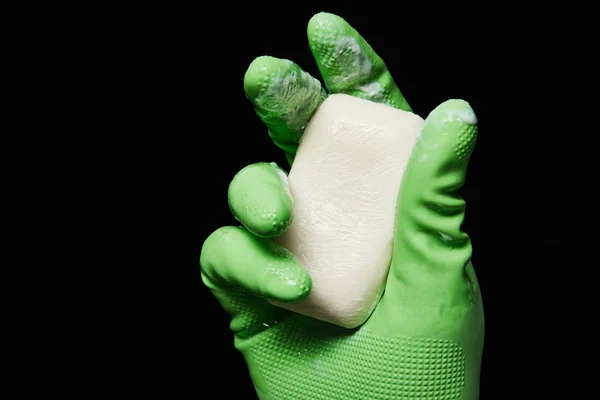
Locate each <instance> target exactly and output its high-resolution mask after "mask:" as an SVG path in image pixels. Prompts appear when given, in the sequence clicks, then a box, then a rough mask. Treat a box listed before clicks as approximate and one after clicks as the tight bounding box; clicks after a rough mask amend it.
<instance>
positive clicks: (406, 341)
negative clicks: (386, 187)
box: [200, 13, 484, 400]
mask: <svg viewBox="0 0 600 400" xmlns="http://www.w3.org/2000/svg"><path fill="white" fill-rule="evenodd" d="M308 39H309V45H310V48H311V50H312V52H313V55H314V56H315V59H316V62H317V66H318V67H319V71H320V72H321V74H322V76H323V80H324V83H325V87H326V88H327V90H328V92H329V93H346V94H350V95H354V96H358V97H361V98H366V99H368V100H371V101H378V102H383V103H385V104H388V105H390V106H393V107H396V108H400V109H404V110H408V111H410V108H409V106H408V104H407V102H406V100H405V99H404V97H403V96H402V94H401V93H400V91H399V90H398V87H397V86H396V84H395V83H394V82H393V80H392V78H391V76H390V74H389V72H388V70H387V68H386V67H385V65H384V64H383V62H382V61H381V59H380V58H379V57H378V56H377V55H376V54H375V53H374V52H373V50H372V49H371V47H370V46H369V45H368V44H367V43H366V42H365V41H364V39H363V38H362V37H361V36H360V35H359V34H358V33H357V32H356V31H355V30H354V29H352V28H351V27H350V26H349V25H348V24H347V23H346V22H345V21H344V20H343V19H342V18H340V17H338V16H335V15H332V14H327V13H320V14H317V15H315V16H314V17H313V18H312V19H311V20H310V22H309V25H308ZM244 87H245V91H246V94H247V96H248V98H249V99H250V101H251V102H252V103H253V104H254V107H255V109H256V112H257V114H258V116H259V117H260V118H261V120H262V121H264V122H265V124H266V125H267V127H268V130H269V134H270V136H271V137H272V138H273V141H274V142H275V144H276V145H278V146H279V147H280V148H282V149H283V150H284V151H285V152H286V155H287V156H288V159H289V160H290V162H293V157H294V154H295V151H296V148H297V146H298V140H299V139H300V137H301V135H302V131H303V129H304V127H305V126H306V124H307V122H308V121H309V120H310V117H311V116H312V114H313V113H314V111H315V110H316V108H317V107H318V105H319V104H320V103H321V102H322V101H323V100H324V99H325V98H326V94H325V91H324V90H323V88H322V87H321V85H320V84H319V83H318V81H317V80H316V79H314V78H312V77H311V76H310V75H309V74H308V73H306V72H304V71H302V70H301V69H300V67H298V66H297V65H296V64H293V63H291V62H289V61H286V60H279V59H276V58H272V57H259V58H258V59H256V60H255V61H254V62H253V63H252V64H251V65H250V67H249V69H248V72H247V73H246V76H245V79H244ZM476 123H477V121H476V118H475V114H474V113H473V111H472V110H471V108H470V106H469V105H468V104H467V103H466V102H464V101H462V100H449V101H446V102H444V103H442V104H441V105H440V106H438V107H437V108H436V109H435V110H434V111H432V112H431V113H430V114H429V116H428V117H427V118H426V120H425V124H424V126H423V128H422V131H421V132H420V134H419V136H418V140H417V142H416V144H415V147H414V149H413V152H412V154H411V157H410V160H409V163H408V165H407V168H406V171H405V173H404V177H403V181H402V184H401V188H400V192H399V196H398V205H397V212H396V215H395V216H392V215H390V218H395V219H396V225H395V226H396V229H395V237H394V251H393V257H392V263H391V266H390V270H389V275H388V279H387V281H386V288H385V292H384V295H383V296H382V298H381V300H380V301H379V303H378V305H377V307H376V309H375V311H373V313H372V314H371V316H370V317H369V319H368V320H367V321H366V322H365V323H364V324H363V325H362V326H360V327H358V328H355V329H351V330H348V329H344V328H341V327H337V326H334V325H331V324H328V323H326V322H322V321H317V320H314V319H311V318H309V317H305V316H302V315H299V314H296V313H293V312H291V311H288V310H285V309H282V308H280V307H277V306H274V305H272V304H271V303H270V302H269V301H279V302H297V301H301V300H303V299H304V298H306V296H307V295H308V293H309V291H310V288H311V279H310V277H309V276H308V274H307V272H306V270H305V269H304V268H303V267H302V266H301V265H300V263H299V262H298V260H297V259H296V258H295V257H294V255H293V254H291V253H290V252H289V251H287V250H286V249H285V248H283V247H282V246H280V245H279V244H277V243H276V242H275V241H274V240H273V238H274V237H276V236H277V235H279V234H281V233H282V232H283V231H284V230H285V229H286V228H287V227H288V226H289V224H290V222H291V220H292V219H293V213H292V205H293V199H292V197H291V195H290V193H289V189H288V187H287V177H286V175H285V173H284V172H283V170H281V169H280V168H279V167H278V166H276V165H274V164H273V163H258V164H253V165H251V166H249V167H246V168H244V169H243V170H242V171H240V173H238V174H237V175H236V176H235V177H234V179H233V180H232V183H231V185H230V188H229V196H228V198H229V205H230V208H231V211H232V213H233V215H234V216H235V217H236V218H237V219H238V220H239V221H240V222H241V224H242V225H241V226H239V227H234V226H228V227H223V228H220V229H218V230H217V231H215V232H214V233H213V234H211V235H210V236H209V237H208V238H207V239H206V241H205V243H204V245H203V247H202V251H201V255H200V265H201V276H202V280H203V282H204V284H205V285H206V286H208V287H209V288H210V289H211V291H212V292H213V294H214V295H215V297H216V298H217V299H218V300H219V302H220V303H221V305H222V306H223V308H224V309H225V310H226V311H227V312H229V313H230V314H231V316H232V321H231V329H232V330H233V333H234V336H235V347H236V348H237V349H238V350H239V351H240V352H241V353H242V354H243V356H244V358H245V360H246V362H247V365H248V370H249V372H250V376H251V378H252V381H253V383H254V386H255V388H256V392H257V394H258V397H259V399H261V400H288V399H289V400H335V399H342V400H365V399H372V400H378V399H381V400H396V399H397V400H400V399H402V400H411V399H415V400H416V399H420V400H454V399H458V400H474V399H477V398H478V397H479V373H480V363H481V355H482V350H483V335H484V320H483V306H482V300H481V293H480V290H479V285H478V283H477V278H476V277H475V272H474V270H473V266H472V264H471V262H470V260H471V251H472V250H471V243H470V241H469V237H468V236H467V234H465V233H464V232H462V231H461V224H462V222H463V219H464V213H465V203H464V201H463V200H462V199H461V198H460V196H459V195H458V189H459V188H460V187H461V186H462V185H463V183H464V181H465V175H466V170H467V165H468V161H469V157H470V155H471V152H472V151H473V147H474V145H475V141H476V138H477V124H476Z"/></svg>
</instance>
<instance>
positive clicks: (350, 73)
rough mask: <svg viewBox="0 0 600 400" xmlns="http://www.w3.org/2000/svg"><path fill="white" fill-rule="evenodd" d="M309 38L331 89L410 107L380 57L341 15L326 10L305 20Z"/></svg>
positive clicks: (406, 109)
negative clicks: (307, 20)
mask: <svg viewBox="0 0 600 400" xmlns="http://www.w3.org/2000/svg"><path fill="white" fill-rule="evenodd" d="M307 35H308V42H309V45H310V49H311V51H312V53H313V56H314V58H315V61H316V63H317V66H318V68H319V71H320V72H321V75H322V76H323V79H324V81H325V86H326V87H327V89H328V90H329V91H330V92H331V93H344V94H348V95H350V96H355V97H359V98H362V99H366V100H370V101H374V102H377V103H383V104H386V105H389V106H392V107H395V108H399V109H401V110H405V111H411V109H410V106H409V105H408V103H407V102H406V99H405V98H404V96H403V95H402V93H401V92H400V90H399V89H398V86H397V85H396V83H395V82H394V80H393V79H392V76H391V74H390V72H389V71H388V69H387V67H386V66H385V64H384V62H383V60H382V59H381V58H380V57H379V56H378V55H377V54H376V53H375V51H373V49H372V48H371V46H370V45H369V44H368V43H367V42H366V41H365V39H364V38H363V37H362V36H361V35H360V34H359V33H358V32H357V31H356V30H355V29H354V28H352V27H351V26H350V25H349V24H348V23H347V22H346V21H345V20H344V19H343V18H341V17H339V16H337V15H334V14H329V13H325V12H321V13H318V14H316V15H314V16H313V17H312V18H311V19H310V21H309V22H308V27H307Z"/></svg>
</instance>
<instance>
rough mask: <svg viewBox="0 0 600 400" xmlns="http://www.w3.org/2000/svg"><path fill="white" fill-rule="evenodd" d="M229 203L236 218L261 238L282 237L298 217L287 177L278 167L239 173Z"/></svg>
mask: <svg viewBox="0 0 600 400" xmlns="http://www.w3.org/2000/svg"><path fill="white" fill-rule="evenodd" d="M228 201H229V207H230V209H231V212H232V213H233V215H234V217H235V218H236V219H237V220H238V221H240V222H241V223H242V224H243V225H244V226H245V227H246V229H248V230H249V231H250V232H252V233H253V234H255V235H256V236H260V237H265V238H273V237H276V236H279V235H281V234H282V233H283V232H284V231H285V230H286V229H287V228H288V227H289V226H290V224H291V223H292V220H293V217H294V215H293V200H292V195H291V193H290V190H289V186H288V178H287V175H286V174H285V172H284V171H283V170H282V169H281V168H279V167H278V166H277V165H276V164H275V163H256V164H252V165H249V166H247V167H245V168H243V169H242V170H241V171H240V172H238V173H237V174H236V175H235V177H234V178H233V179H232V181H231V183H230V185H229V191H228Z"/></svg>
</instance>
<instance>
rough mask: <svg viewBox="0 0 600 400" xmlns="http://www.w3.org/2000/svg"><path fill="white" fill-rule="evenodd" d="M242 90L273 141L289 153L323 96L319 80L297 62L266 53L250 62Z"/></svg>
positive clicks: (292, 151) (294, 149)
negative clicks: (266, 54)
mask: <svg viewBox="0 0 600 400" xmlns="http://www.w3.org/2000/svg"><path fill="white" fill-rule="evenodd" d="M244 91H245V92H246V96H247V97H248V99H249V100H250V101H251V102H252V104H253V105H254V109H255V111H256V113H257V115H258V116H259V118H260V119H261V120H262V121H263V123H264V124H265V125H266V126H267V128H268V129H269V134H270V136H271V138H272V139H273V142H275V144H276V145H277V146H278V147H280V148H282V149H283V150H285V151H287V152H291V153H295V151H296V148H297V146H298V141H299V140H300V137H301V136H302V133H303V132H304V128H305V127H306V125H307V124H308V121H309V120H310V118H311V117H312V115H313V113H314V112H315V111H316V109H317V107H318V106H319V105H320V104H321V103H322V102H323V100H325V98H326V97H327V94H326V92H325V90H324V89H323V87H322V86H321V83H320V82H319V81H318V80H317V79H316V78H314V77H312V76H311V75H310V74H309V73H308V72H305V71H304V70H302V68H300V67H299V66H298V65H297V64H295V63H293V62H292V61H289V60H284V59H280V58H275V57H270V56H262V57H258V58H256V59H255V60H254V61H253V62H252V63H251V64H250V66H249V67H248V70H247V71H246V74H245V76H244Z"/></svg>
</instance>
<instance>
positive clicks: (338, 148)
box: [278, 94, 423, 328]
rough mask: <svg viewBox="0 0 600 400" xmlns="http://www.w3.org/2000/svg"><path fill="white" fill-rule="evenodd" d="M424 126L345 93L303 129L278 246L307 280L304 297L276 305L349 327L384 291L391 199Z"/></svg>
mask: <svg viewBox="0 0 600 400" xmlns="http://www.w3.org/2000/svg"><path fill="white" fill-rule="evenodd" d="M422 125H423V119H422V118H421V117H419V116H418V115H415V114H413V113H410V112H406V111H402V110H398V109H395V108H393V107H390V106H387V105H383V104H379V103H374V102H371V101H367V100H362V99H359V98H356V97H351V96H348V95H344V94H335V95H330V96H329V97H328V98H327V99H326V100H325V101H324V102H323V103H322V104H321V106H320V107H319V109H318V110H317V111H316V113H315V114H314V116H313V117H312V119H311V121H310V123H309V124H308V126H307V127H306V130H305V132H304V135H303V136H302V139H301V141H300V146H299V148H298V152H297V154H296V158H295V159H294V163H293V165H292V168H291V170H290V173H289V188H290V192H291V195H292V198H293V200H294V220H293V222H292V224H291V225H290V227H289V228H288V230H287V231H286V232H285V233H284V234H283V235H282V236H281V237H280V238H279V239H278V241H279V243H281V244H282V245H284V246H285V247H287V248H288V249H289V250H290V251H291V252H292V253H293V254H294V255H296V257H298V259H299V260H300V262H301V263H302V265H304V267H305V268H306V269H307V271H308V272H309V274H310V276H311V278H312V283H313V285H312V290H311V292H310V295H309V296H308V298H307V299H306V300H304V301H302V302H300V303H296V304H280V303H278V305H279V306H281V307H284V308H287V309H290V310H293V311H295V312H298V313H300V314H304V315H308V316H311V317H313V318H317V319H320V320H324V321H328V322H331V323H333V324H336V325H340V326H343V327H346V328H353V327H356V326H358V325H360V324H362V323H363V322H364V321H365V320H366V319H367V318H368V317H369V315H370V314H371V312H372V311H373V309H374V308H375V306H376V305H377V302H378V301H379V299H380V297H381V294H382V292H383V289H384V285H385V281H386V278H387V273H388V271H389V266H390V262H391V257H392V242H393V233H394V217H395V214H396V200H397V197H398V190H399V188H400V182H401V180H402V175H403V173H404V169H405V167H406V164H407V162H408V159H409V157H410V153H411V151H412V148H413V145H414V143H415V140H416V137H417V134H418V132H419V130H420V129H421V126H422Z"/></svg>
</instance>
